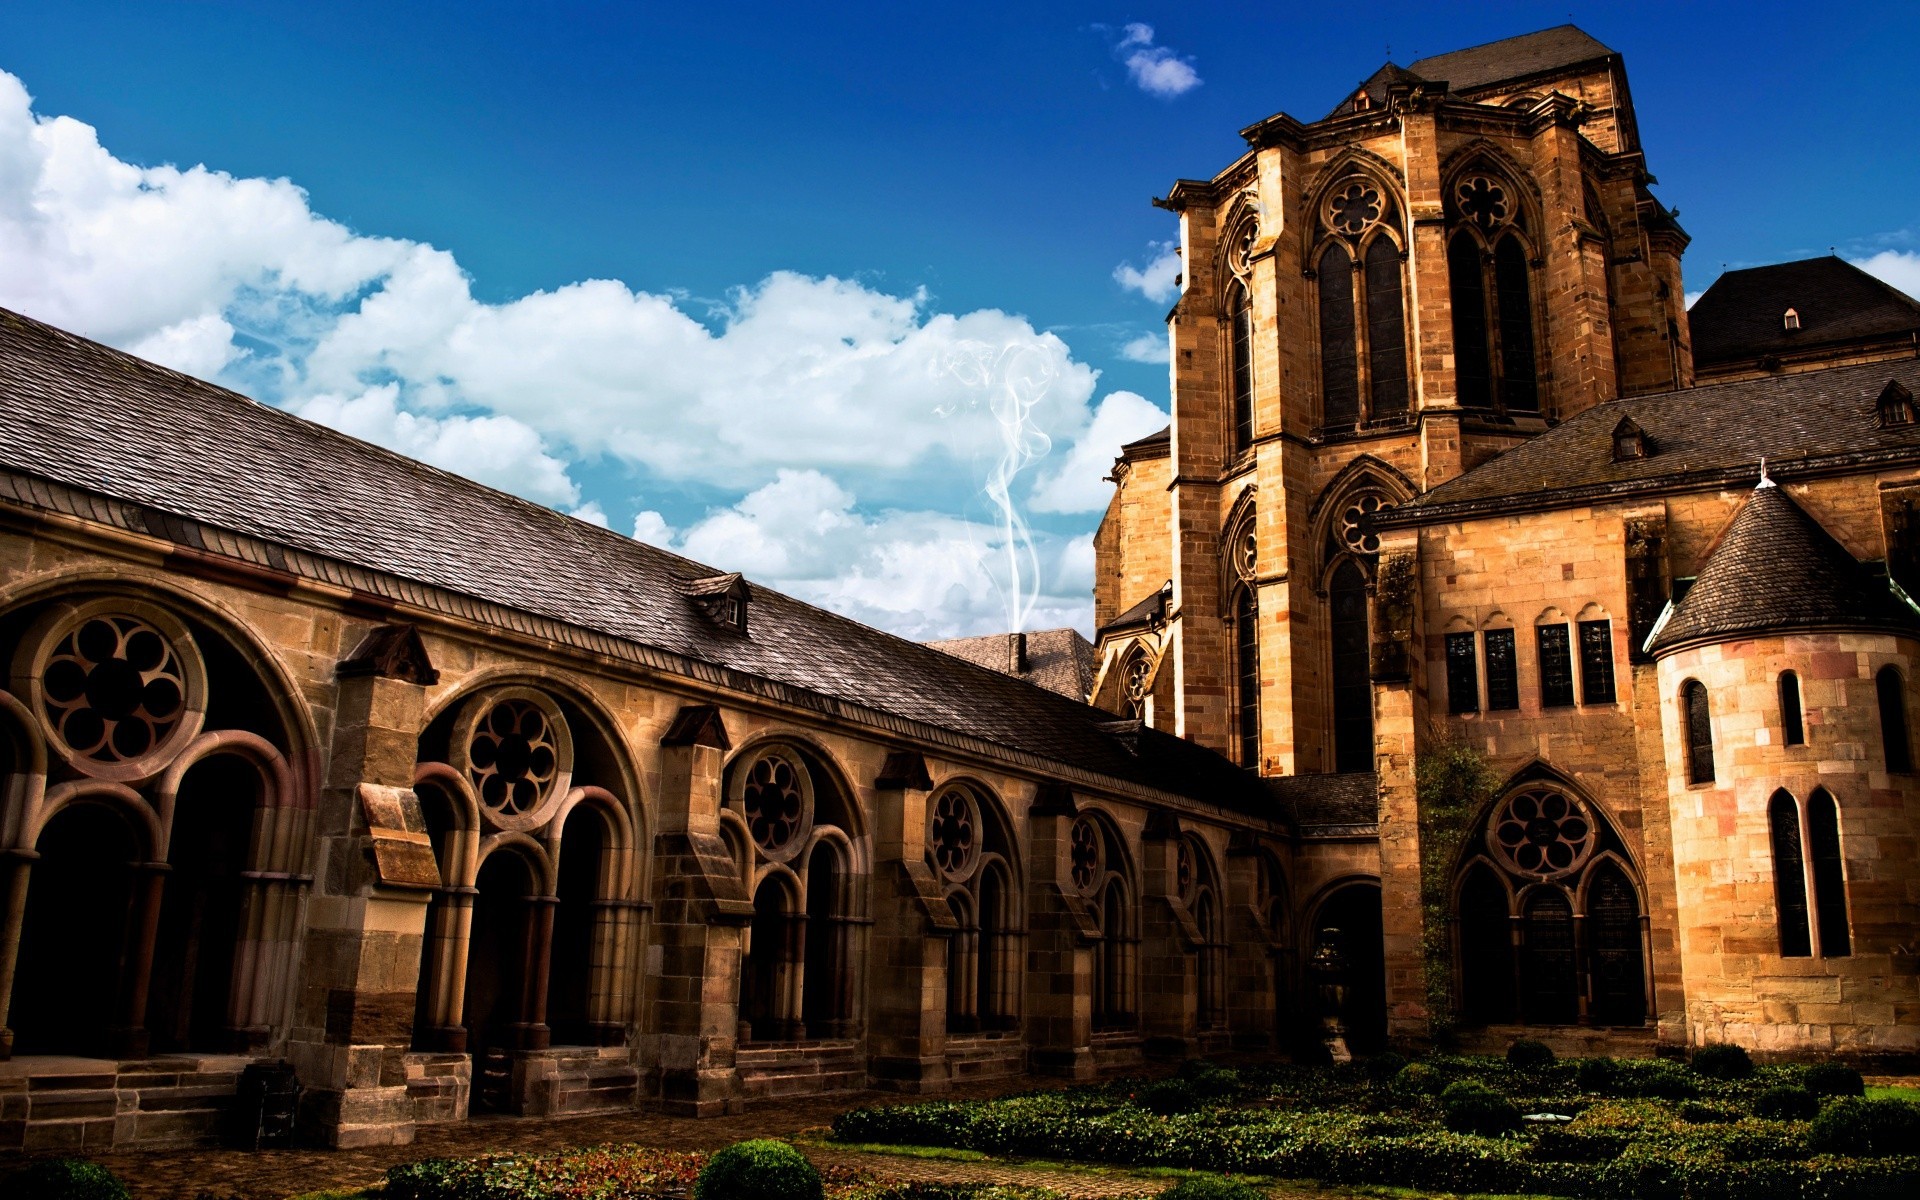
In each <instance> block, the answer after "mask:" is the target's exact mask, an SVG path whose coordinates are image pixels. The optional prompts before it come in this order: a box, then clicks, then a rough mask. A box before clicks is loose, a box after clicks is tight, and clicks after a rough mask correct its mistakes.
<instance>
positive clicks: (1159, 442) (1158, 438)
mask: <svg viewBox="0 0 1920 1200" xmlns="http://www.w3.org/2000/svg"><path fill="white" fill-rule="evenodd" d="M1172 444H1173V426H1171V425H1169V426H1167V427H1166V428H1165V429H1162V430H1161V431H1160V432H1158V433H1150V434H1148V435H1147V436H1145V437H1143V438H1135V439H1134V440H1133V441H1131V442H1128V443H1127V444H1126V445H1124V446H1122V447H1120V452H1121V453H1122V454H1128V453H1131V452H1132V451H1135V450H1150V449H1154V448H1157V447H1161V446H1171V445H1172Z"/></svg>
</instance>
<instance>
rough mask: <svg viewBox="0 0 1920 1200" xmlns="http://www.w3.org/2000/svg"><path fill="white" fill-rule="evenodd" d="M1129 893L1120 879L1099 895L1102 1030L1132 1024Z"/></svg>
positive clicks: (1098, 1016) (1097, 1017)
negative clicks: (1128, 917)
mask: <svg viewBox="0 0 1920 1200" xmlns="http://www.w3.org/2000/svg"><path fill="white" fill-rule="evenodd" d="M1127 909H1128V904H1127V893H1126V889H1125V887H1123V886H1122V885H1121V883H1120V881H1119V880H1117V879H1115V880H1112V881H1109V882H1108V884H1107V886H1106V890H1105V891H1104V892H1103V893H1102V894H1101V897H1100V941H1099V944H1098V945H1097V946H1096V948H1095V956H1094V957H1095V964H1094V976H1095V979H1096V983H1097V986H1096V988H1095V991H1094V1005H1093V1023H1094V1027H1095V1028H1099V1029H1121V1028H1125V1027H1127V1026H1130V1025H1132V1024H1133V1019H1134V1014H1133V1011H1132V1005H1131V1003H1129V989H1128V986H1127V985H1128V983H1129V982H1130V980H1129V979H1128V975H1129V973H1130V972H1129V967H1130V964H1129V961H1128V960H1129V958H1130V955H1129V954H1128V952H1127V951H1128V948H1129V946H1130V939H1129V937H1128V934H1129V932H1130V931H1129V924H1128V921H1127Z"/></svg>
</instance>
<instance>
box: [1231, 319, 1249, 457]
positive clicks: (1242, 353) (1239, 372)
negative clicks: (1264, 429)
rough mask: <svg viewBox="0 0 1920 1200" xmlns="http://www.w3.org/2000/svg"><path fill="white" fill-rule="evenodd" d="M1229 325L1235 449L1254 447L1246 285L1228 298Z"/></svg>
mask: <svg viewBox="0 0 1920 1200" xmlns="http://www.w3.org/2000/svg"><path fill="white" fill-rule="evenodd" d="M1228 303H1229V305H1230V306H1231V307H1230V308H1229V310H1228V313H1227V324H1228V329H1229V335H1230V338H1231V344H1230V346H1229V350H1228V356H1229V358H1230V359H1231V360H1232V379H1233V384H1232V386H1233V399H1232V403H1233V448H1234V450H1236V451H1240V450H1245V449H1246V448H1247V447H1249V446H1251V445H1253V303H1252V300H1251V298H1250V297H1249V296H1248V295H1247V289H1246V288H1245V287H1244V286H1239V285H1236V286H1234V287H1233V288H1232V289H1231V294H1230V296H1229V298H1228Z"/></svg>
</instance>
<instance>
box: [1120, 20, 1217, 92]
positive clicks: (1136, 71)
mask: <svg viewBox="0 0 1920 1200" xmlns="http://www.w3.org/2000/svg"><path fill="white" fill-rule="evenodd" d="M1113 52H1114V54H1115V55H1116V56H1118V57H1119V59H1120V61H1122V62H1124V63H1125V64H1126V65H1127V75H1128V77H1129V78H1131V79H1132V80H1133V83H1134V86H1135V87H1138V88H1139V89H1140V90H1141V91H1143V92H1145V93H1147V94H1148V95H1149V96H1158V97H1160V98H1161V99H1162V100H1171V99H1173V98H1174V97H1175V96H1183V95H1185V94H1186V93H1188V92H1190V91H1192V90H1193V89H1194V88H1197V87H1199V86H1200V82H1201V80H1200V73H1199V72H1198V71H1196V70H1194V69H1193V59H1192V57H1191V56H1183V55H1180V54H1176V53H1175V52H1174V51H1173V50H1171V49H1169V48H1168V47H1166V46H1156V45H1154V41H1153V26H1151V25H1145V24H1141V23H1140V22H1138V21H1135V22H1133V23H1132V24H1129V25H1127V26H1125V27H1123V28H1122V29H1121V30H1120V37H1119V39H1118V40H1117V41H1116V42H1115V43H1114V47H1113Z"/></svg>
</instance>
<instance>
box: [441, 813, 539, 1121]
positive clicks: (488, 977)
mask: <svg viewBox="0 0 1920 1200" xmlns="http://www.w3.org/2000/svg"><path fill="white" fill-rule="evenodd" d="M474 886H475V895H474V900H473V927H472V935H471V939H470V941H469V942H468V946H467V975H466V1005H465V1010H464V1012H463V1013H462V1019H461V1024H462V1025H464V1026H465V1027H466V1031H467V1046H468V1048H469V1049H470V1050H471V1051H472V1052H473V1060H474V1079H473V1102H474V1106H475V1107H477V1108H481V1109H484V1110H488V1111H493V1112H506V1111H511V1109H512V1107H513V1066H512V1058H511V1052H512V1051H514V1050H517V1049H522V1048H528V1047H530V1046H531V1045H532V1044H533V1043H534V1042H536V1041H538V1040H541V1039H539V1038H538V1037H537V1036H536V1031H537V1032H538V1033H544V1032H545V1028H544V1026H541V1025H538V1024H537V1022H536V1021H535V1019H534V1018H535V1016H536V1014H534V1013H533V1012H530V1011H529V1009H530V1007H531V1006H530V1005H529V1004H528V1003H527V1001H528V993H529V992H530V991H531V990H532V988H531V986H530V985H531V984H532V982H533V981H532V980H531V979H530V978H529V975H530V973H531V971H530V968H532V967H534V966H535V963H534V962H533V959H534V954H535V947H534V944H533V943H534V936H533V935H534V907H535V903H534V902H535V900H536V898H537V897H538V896H539V893H540V887H539V884H538V881H537V877H536V875H535V872H534V869H533V865H532V864H531V863H529V862H528V861H527V859H526V858H525V857H524V856H523V855H522V854H520V853H518V852H517V851H516V850H512V849H503V850H497V851H495V852H494V853H492V854H490V855H488V856H487V859H486V861H485V862H483V863H481V864H480V874H479V877H478V878H477V879H476V881H475V884H474Z"/></svg>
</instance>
